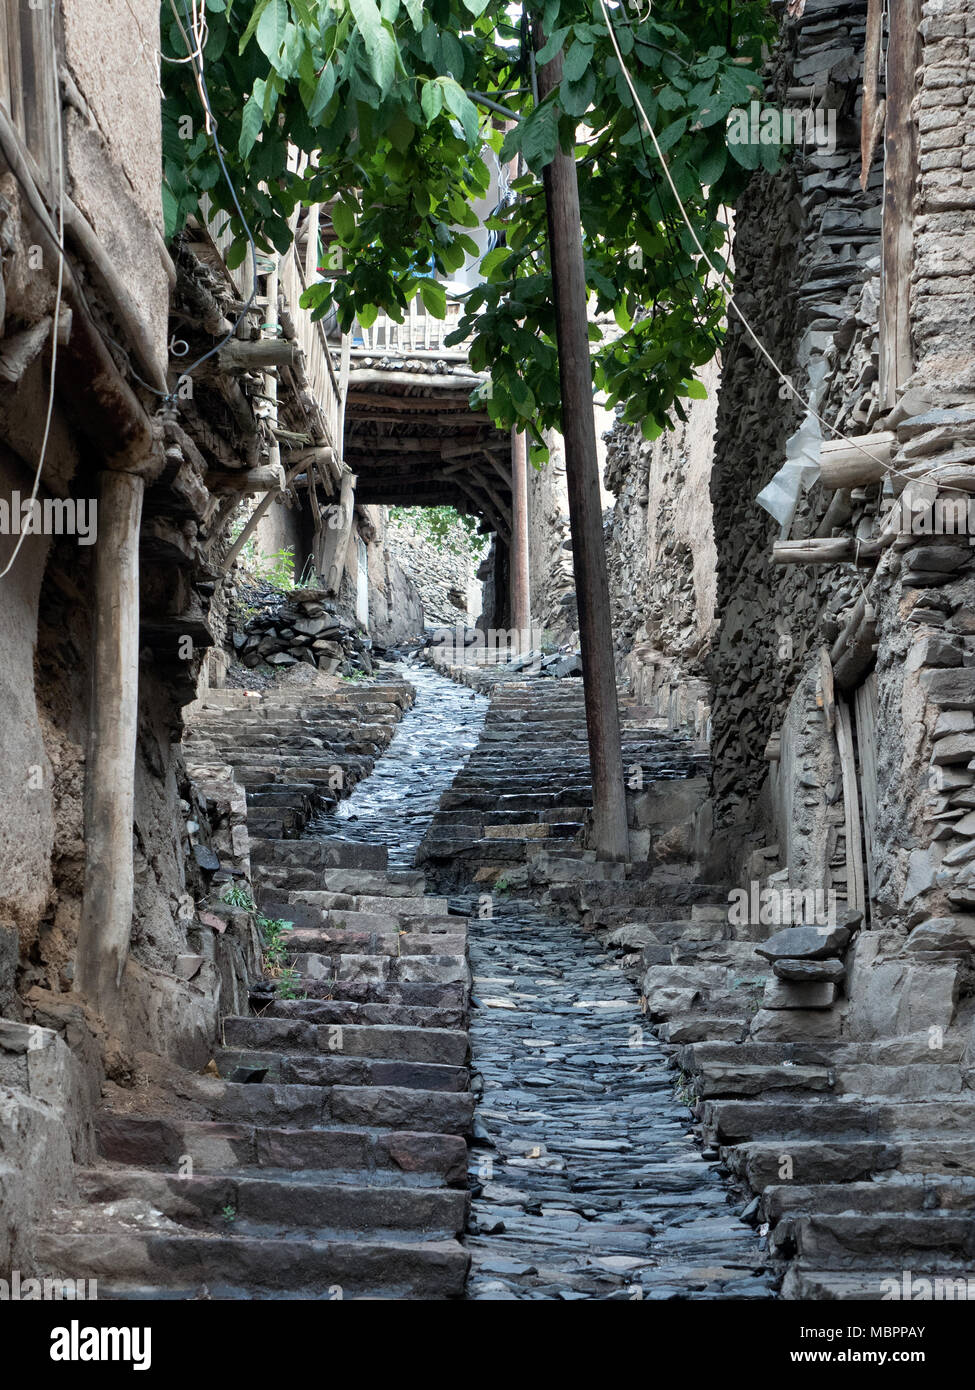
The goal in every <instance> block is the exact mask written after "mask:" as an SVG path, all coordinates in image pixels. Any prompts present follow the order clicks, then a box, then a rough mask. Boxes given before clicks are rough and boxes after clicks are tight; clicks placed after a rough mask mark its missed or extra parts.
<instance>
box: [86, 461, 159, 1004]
mask: <svg viewBox="0 0 975 1390" xmlns="http://www.w3.org/2000/svg"><path fill="white" fill-rule="evenodd" d="M144 492H145V482H144V479H142V478H141V477H138V476H135V475H134V474H131V473H122V472H117V471H111V472H104V473H102V475H101V488H100V498H99V503H98V542H97V545H96V548H95V564H94V610H95V644H94V652H93V659H92V698H91V704H90V714H89V725H88V751H87V759H86V764H85V812H84V825H85V884H84V893H83V897H82V905H81V922H80V925H79V929H78V954H77V962H76V972H75V986H76V988H77V989H78V990H79V992H80V993H81V994H83V995H84V996H85V997H86V998H87V1000H88V1001H89V1003H90V1004H91V1005H92V1007H93V1009H94V1011H95V1012H96V1013H97V1014H100V1015H101V1016H102V1017H103V1018H105V1019H106V1021H107V1022H108V1023H109V1025H110V1026H117V1025H118V1023H119V1021H120V1019H119V1015H120V999H119V986H120V984H121V980H122V971H123V970H124V968H125V962H126V958H127V956H128V950H129V937H130V933H131V929H132V908H133V901H134V892H135V879H134V869H133V845H132V831H133V821H134V814H135V753H136V736H137V731H138V717H139V527H140V523H141V520H142V500H143V495H144Z"/></svg>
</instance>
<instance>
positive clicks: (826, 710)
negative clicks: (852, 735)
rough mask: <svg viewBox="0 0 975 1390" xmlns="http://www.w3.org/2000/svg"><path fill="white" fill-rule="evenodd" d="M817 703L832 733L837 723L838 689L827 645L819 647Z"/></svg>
mask: <svg viewBox="0 0 975 1390" xmlns="http://www.w3.org/2000/svg"><path fill="white" fill-rule="evenodd" d="M816 703H817V704H818V705H819V708H820V709H821V710H822V711H823V714H824V715H825V717H826V727H827V729H829V731H830V733H832V731H833V725H834V724H835V723H836V690H835V687H834V684H833V661H832V658H831V656H830V654H829V652H828V651H827V650H826V648H825V647H820V649H819V691H818V693H817V696H816Z"/></svg>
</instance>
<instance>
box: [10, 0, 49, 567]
mask: <svg viewBox="0 0 975 1390" xmlns="http://www.w3.org/2000/svg"><path fill="white" fill-rule="evenodd" d="M56 8H57V0H51V7H50V14H51V51H52V53H53V55H54V61H53V62H52V64H51V73H52V81H53V86H54V109H55V110H56V111H57V113H58V118H57V128H58V129H57V158H58V240H59V241H60V243H61V246H63V245H64V132H63V130H62V127H61V89H60V87H59V86H58V64H57V35H56V31H55V14H56ZM59 249H60V248H59ZM63 298H64V253H63V252H61V254H59V256H58V282H57V288H56V291H55V296H54V313H53V316H52V319H51V380H50V385H49V387H48V393H47V414H46V417H45V420H44V434H43V437H42V439H41V449H40V454H39V456H38V459H37V469H36V471H35V473H34V486H33V487H32V488H31V494H30V508H31V513H32V514H33V508H34V503H35V502H36V501H37V494H38V492H39V491H40V487H41V477H42V475H43V473H44V462H45V459H46V458H47V446H48V441H49V440H50V437H51V421H52V420H53V418H54V392H55V386H56V384H57V371H58V334H59V332H60V328H61V305H62V302H63ZM12 505H13V499H12V498H11V506H12ZM27 534H28V532H27V531H25V530H23V529H22V528H21V531H20V534H19V535H18V537H17V544H16V545H15V546H14V552H13V554H12V555H11V557H10V559H9V560H8V561H7V564H6V566H5V567H4V569H2V570H0V579H3V578H5V577H6V575H8V574H9V573H10V571H11V569H13V566H14V562H15V561H16V559H17V556H18V555H19V554H20V548H21V546H22V545H23V543H24V537H25V536H26V535H27ZM31 534H32V533H31Z"/></svg>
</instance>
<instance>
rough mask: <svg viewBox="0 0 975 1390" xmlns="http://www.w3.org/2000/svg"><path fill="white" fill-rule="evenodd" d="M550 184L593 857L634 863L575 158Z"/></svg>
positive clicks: (548, 81) (550, 83)
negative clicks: (628, 817) (631, 856)
mask: <svg viewBox="0 0 975 1390" xmlns="http://www.w3.org/2000/svg"><path fill="white" fill-rule="evenodd" d="M544 43H545V34H544V32H543V28H542V24H541V22H540V21H537V20H536V22H535V33H534V44H535V48H536V50H540V49H541V48H542V47H543V45H544ZM561 82H562V57H561V54H558V55H557V56H556V57H555V58H553V59H552V61H551V62H550V63H545V64H544V65H540V66H539V69H538V94H539V97H540V98H541V99H542V100H544V98H545V97H547V96H549V95H550V94H551V93H552V92H554V91H555V90H556V89H557V88H558V87H559V86H560V84H561ZM543 181H544V185H545V207H546V215H547V218H548V241H549V253H550V259H551V266H552V292H553V299H554V301H555V328H556V340H557V344H558V356H559V381H560V385H561V388H562V430H563V435H564V439H565V471H566V484H567V488H568V494H569V517H570V521H571V524H572V561H573V569H574V572H575V587H576V601H577V604H578V608H579V642H580V646H581V648H582V669H583V685H584V689H585V701H586V725H587V729H588V734H589V763H590V768H591V771H592V788H593V847H594V848H595V850H596V853H597V855H598V856H599V857H600V858H601V859H609V860H619V861H625V860H626V858H627V856H628V854H629V835H628V831H627V823H626V790H625V786H624V783H623V755H622V744H621V737H620V718H619V704H618V699H617V691H616V653H615V651H614V649H613V618H612V609H611V607H610V601H609V578H608V575H607V571H606V549H605V543H604V539H603V513H602V499H601V496H600V490H599V461H598V454H597V451H596V425H595V417H594V415H593V404H592V395H593V385H592V365H591V361H590V355H589V318H588V292H587V289H586V274H585V266H584V264H583V251H582V232H581V227H582V217H581V213H580V210H579V186H578V181H577V173H576V162H575V152H574V149H573V151H572V152H571V153H570V154H565V153H564V152H563V151H562V150H561V149H559V150H557V152H556V154H555V158H554V159H553V160H552V161H551V163H549V164H548V165H546V167H545V170H544V172H543Z"/></svg>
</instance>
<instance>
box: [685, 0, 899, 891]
mask: <svg viewBox="0 0 975 1390" xmlns="http://www.w3.org/2000/svg"><path fill="white" fill-rule="evenodd" d="M866 8H867V7H866V4H865V3H863V4H860V3H847V4H835V3H828V2H827V0H809V3H807V5H806V7H805V13H804V17H803V20H802V22H801V24H794V23H791V22H788V21H787V22H786V23H785V24H784V27H783V37H782V42H781V44H780V46H779V48H778V49H777V52H776V55H775V58H774V63H773V72H772V82H771V90H772V93H773V94H774V98H775V99H776V100H778V101H779V102H781V104H783V105H788V106H791V107H801V106H803V105H807V104H809V103H815V104H818V105H821V106H823V107H824V108H825V110H826V112H827V114H830V113H832V114H833V115H834V116H835V135H836V146H835V149H830V148H829V147H822V148H820V147H818V146H815V145H812V146H808V147H803V148H799V147H797V148H795V149H794V150H793V151H792V152H791V153H790V154H789V156H788V157H787V158H786V160H785V161H784V163H783V165H782V167H781V168H780V170H779V172H777V173H776V174H774V175H767V174H758V175H756V176H755V178H754V179H753V180H752V182H751V184H750V186H749V188H748V190H747V192H746V194H745V195H744V197H743V199H742V200H741V203H740V205H739V207H738V209H737V211H736V234H735V242H734V259H735V264H736V267H737V287H738V288H737V294H736V298H737V303H738V304H739V306H740V307H741V309H742V310H743V312H744V313H745V314H746V316H747V317H748V319H749V320H750V322H751V323H752V324H753V325H754V326H755V329H756V331H757V333H758V335H759V337H760V338H761V340H762V342H763V343H764V344H765V346H766V348H767V349H768V351H769V352H770V354H771V355H772V357H773V358H774V359H775V361H776V362H777V363H779V364H781V365H782V367H783V368H784V370H785V371H786V373H787V374H788V376H789V378H790V381H791V383H792V386H793V387H794V389H795V391H796V393H797V395H798V397H799V399H796V397H794V396H793V395H792V394H791V392H790V390H789V388H788V387H787V386H786V385H785V384H783V383H782V382H780V379H779V377H778V376H777V374H776V373H775V372H774V371H773V369H772V368H771V366H769V364H768V363H767V362H766V361H765V359H764V358H763V357H762V356H760V354H759V353H758V351H757V350H756V348H755V347H754V345H753V343H752V342H751V340H750V339H749V337H748V335H747V334H746V332H745V330H744V329H743V328H742V325H741V323H740V321H738V320H737V319H735V317H734V315H732V319H731V323H730V326H729V330H728V340H727V343H726V347H725V351H724V353H723V369H722V384H721V392H720V399H719V406H718V414H717V433H716V440H715V460H714V471H713V476H712V485H711V496H712V503H713V508H714V531H715V537H716V542H717V550H718V592H717V605H718V610H719V613H720V628H719V634H718V639H717V642H716V644H715V649H714V653H713V658H712V683H713V698H714V709H713V732H714V743H713V752H714V790H715V795H716V815H717V820H718V824H719V825H721V826H723V827H725V828H727V829H728V830H729V840H730V839H732V838H735V837H737V838H740V831H741V828H742V826H747V825H752V824H754V823H755V822H756V820H758V819H759V818H760V800H759V799H760V794H761V792H762V789H763V786H764V784H765V783H766V779H767V775H768V771H769V769H768V764H767V762H766V760H765V753H766V749H767V747H768V742H769V738H770V735H771V734H772V733H773V732H775V731H777V730H778V729H779V728H780V726H781V724H782V721H783V719H784V717H785V715H786V711H787V709H788V706H789V702H790V699H791V698H792V695H793V692H794V691H795V689H796V687H797V684H798V681H799V678H800V675H801V673H802V671H803V670H804V668H805V667H806V666H807V665H808V664H809V662H810V661H811V660H812V659H813V657H814V656H815V654H816V652H817V650H818V648H819V646H820V645H821V644H822V643H823V642H824V641H832V640H834V639H835V637H836V635H837V634H838V632H839V629H840V614H841V613H842V612H843V611H844V610H845V609H846V608H847V607H848V606H849V605H850V603H852V602H853V601H854V599H855V597H856V596H857V594H858V593H859V588H858V581H857V578H856V575H855V574H854V573H853V572H852V571H851V570H850V569H848V568H846V567H833V568H824V569H821V570H816V569H811V568H805V567H802V566H797V567H795V568H793V569H787V570H784V571H783V570H781V569H777V568H776V567H774V566H773V563H772V546H773V543H774V542H775V541H776V540H778V539H780V538H781V537H782V536H784V535H789V536H790V537H792V538H800V537H804V536H814V535H816V534H817V532H820V531H821V533H822V534H824V535H827V536H828V535H831V534H832V531H833V528H834V526H838V525H840V524H845V525H848V526H851V527H852V528H854V530H855V528H856V527H857V525H859V524H860V523H864V524H869V521H870V518H871V516H872V515H873V514H874V513H875V512H876V510H877V506H878V501H877V499H876V498H875V497H872V496H867V495H861V496H856V495H854V496H853V497H852V498H851V500H850V506H849V510H848V511H847V513H846V515H845V516H839V515H837V513H836V511H834V512H833V513H831V514H830V515H827V512H828V508H829V502H830V497H829V495H828V494H824V492H823V490H822V489H821V488H819V487H818V486H815V487H813V488H812V489H811V490H810V491H809V492H808V493H804V492H803V491H802V490H801V489H799V490H798V497H797V499H796V506H795V512H794V515H793V517H792V518H789V517H788V516H786V525H784V526H783V525H780V523H779V522H778V521H777V520H776V519H775V518H773V517H772V516H771V515H770V514H769V513H768V512H767V511H764V510H763V509H762V508H761V507H760V506H759V505H758V504H757V502H756V500H755V499H756V496H757V494H758V493H759V492H760V491H761V490H762V489H763V488H765V487H766V486H767V485H768V484H769V483H770V481H771V480H772V478H773V477H774V476H775V474H776V473H778V471H779V469H780V468H781V467H782V466H783V464H784V463H785V462H786V459H787V457H801V454H802V451H803V450H808V451H809V452H811V453H813V455H815V452H816V450H817V448H818V443H819V440H820V438H821V430H820V428H819V426H818V425H817V424H816V423H815V421H814V420H812V419H810V418H809V416H808V414H807V405H806V403H807V402H812V403H813V405H814V407H815V409H816V410H817V411H818V413H819V414H820V415H822V416H823V417H825V419H827V420H828V421H830V422H835V423H836V425H837V426H838V427H840V428H842V429H844V430H845V431H847V432H854V433H864V432H865V431H866V430H868V429H870V428H871V427H872V426H873V424H874V423H875V421H876V419H877V417H878V415H879V403H878V400H877V386H876V381H877V374H878V366H877V331H878V328H877V322H878V303H879V271H880V259H879V233H880V216H881V193H882V171H881V169H880V167H879V164H875V166H874V168H873V169H872V170H871V173H870V176H869V179H868V183H867V187H866V189H865V190H861V187H860V182H859V173H860V119H859V118H860V74H861V71H862V65H863V47H864V22H865V17H866ZM732 827H735V829H734V830H732ZM817 886H821V885H817Z"/></svg>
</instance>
